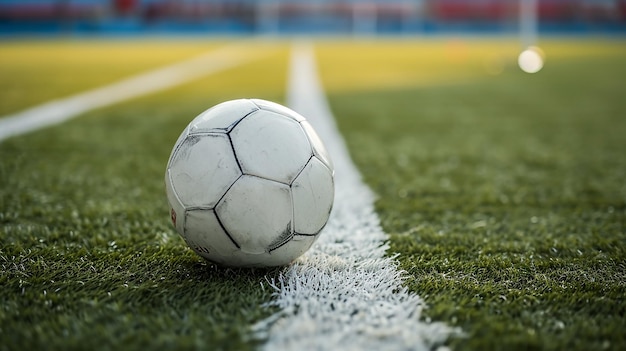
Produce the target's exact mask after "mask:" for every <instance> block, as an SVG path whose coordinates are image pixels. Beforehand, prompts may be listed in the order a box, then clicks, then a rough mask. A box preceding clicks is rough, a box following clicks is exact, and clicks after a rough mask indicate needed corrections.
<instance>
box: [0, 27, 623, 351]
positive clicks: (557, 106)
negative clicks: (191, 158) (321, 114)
mask: <svg viewBox="0 0 626 351" xmlns="http://www.w3.org/2000/svg"><path fill="white" fill-rule="evenodd" d="M51 45H52V44H51ZM64 45H69V44H64ZM70 46H71V45H70ZM155 46H156V47H155V50H162V49H161V48H160V47H159V46H158V45H156V44H155ZM200 46H202V47H201V48H200V47H198V52H201V51H204V49H205V48H207V47H210V45H209V46H204V44H202V45H200ZM165 47H166V48H167V44H166V45H165ZM542 47H543V49H544V51H545V52H546V57H547V61H546V67H545V68H544V70H542V71H541V72H540V73H538V74H535V75H527V74H523V73H522V72H520V71H518V70H517V68H516V67H515V66H514V62H515V54H516V53H517V49H518V47H517V44H516V43H515V42H514V41H513V42H511V41H507V40H488V41H484V40H476V39H473V40H466V39H463V40H460V39H456V40H452V39H445V40H439V39H429V40H425V41H412V40H399V41H389V40H381V41H357V42H346V41H328V42H320V43H318V45H317V47H316V48H317V50H316V52H317V56H318V59H319V65H320V72H321V74H322V79H323V81H324V83H325V87H326V89H327V91H328V92H329V97H330V102H331V107H332V109H333V112H334V114H335V116H336V117H337V120H338V123H339V127H340V129H341V131H342V133H343V134H344V136H345V137H346V141H347V143H348V146H349V147H350V151H351V154H352V157H353V158H354V160H355V161H356V163H357V165H358V166H359V168H360V169H361V171H362V173H363V176H364V179H365V180H366V181H367V183H368V184H369V185H370V186H371V187H372V188H373V190H374V191H375V192H376V193H377V194H378V200H377V203H376V206H377V209H378V212H379V215H380V217H381V221H382V224H383V226H384V229H385V231H387V232H388V233H389V234H390V244H391V250H390V252H389V254H391V255H393V254H395V253H399V254H400V255H399V256H398V260H399V262H400V264H401V266H402V268H403V269H404V270H406V272H407V286H408V287H409V288H410V289H411V290H413V291H414V292H416V293H417V294H418V295H420V296H422V297H423V298H424V299H425V301H426V303H427V304H428V305H429V308H428V309H427V310H426V311H425V315H426V317H427V318H431V319H432V320H437V321H443V322H445V323H448V324H452V325H455V326H460V327H461V328H462V329H463V330H464V332H465V333H466V335H465V337H458V338H454V339H452V340H451V343H450V345H451V346H452V348H453V349H459V350H481V349H494V350H495V349H509V350H510V349H545V350H552V349H555V350H556V349H574V350H587V349H616V350H617V349H623V348H625V347H626V341H625V339H624V336H623V332H622V331H623V330H624V329H625V327H626V322H625V320H626V318H625V317H626V316H625V312H626V303H625V302H624V296H626V287H625V281H626V271H625V264H626V263H625V262H626V252H625V251H626V249H625V246H624V243H626V234H625V232H626V230H625V227H626V206H625V203H626V187H625V186H624V179H626V156H624V155H623V154H624V152H623V150H626V141H625V139H624V138H623V136H624V135H626V121H625V120H624V118H623V116H624V115H626V102H624V100H623V98H622V96H621V95H622V92H623V91H624V88H625V86H624V85H625V84H624V83H623V80H622V79H620V78H621V77H623V76H626V74H625V73H626V67H625V66H624V65H623V62H624V61H625V59H626V51H625V50H624V46H623V43H622V42H620V41H608V42H607V41H602V40H600V41H598V40H584V41H579V40H573V39H568V40H554V41H546V42H544V43H542ZM200 49H202V50H200ZM287 49H288V47H287V46H277V47H276V48H275V50H276V51H275V53H274V54H273V55H271V56H268V57H267V58H265V59H262V60H260V61H257V62H254V63H251V64H247V65H244V66H241V67H237V68H234V69H231V70H228V71H225V72H222V73H218V74H216V75H213V76H209V77H207V78H203V79H201V80H199V81H197V82H194V83H190V84H187V85H185V86H182V87H179V88H176V89H172V90H170V91H167V92H162V93H159V94H155V95H153V96H149V97H145V98H141V99H136V100H134V101H131V102H127V103H123V104H120V105H116V106H112V107H109V108H104V109H100V110H96V111H93V112H90V113H88V114H86V115H85V116H83V117H80V118H79V119H77V120H75V121H71V122H69V123H66V124H63V125H60V126H56V127H53V128H49V129H45V130H41V131H38V132H35V133H32V134H29V135H25V136H20V137H16V138H12V139H9V140H5V141H3V142H2V143H0V267H1V271H0V286H2V289H0V301H1V302H2V304H1V308H0V350H15V349H43V348H45V349H63V350H65V349H71V348H80V349H120V348H121V349H146V348H177V349H192V348H196V349H215V350H219V349H251V348H253V347H254V346H255V342H254V341H253V340H251V339H250V334H249V326H250V325H251V324H252V323H254V322H255V321H257V320H259V319H261V318H263V317H266V316H267V315H268V314H269V313H271V310H268V309H267V308H263V307H261V305H262V304H263V303H265V302H267V301H269V299H270V298H271V292H272V291H271V289H270V288H269V287H268V285H267V281H266V279H271V277H273V276H275V275H276V274H277V272H278V270H271V271H258V270H257V271H248V270H231V269H221V268H217V267H215V266H212V265H210V264H208V263H206V262H204V261H203V260H202V259H200V258H199V257H198V256H197V255H195V254H193V253H192V252H191V251H190V250H189V249H188V248H186V246H185V245H184V243H183V241H182V239H180V238H179V237H178V235H177V234H176V233H175V232H174V230H173V229H172V228H171V225H170V223H169V216H168V208H167V204H166V201H165V196H164V189H163V172H164V168H165V162H166V161H167V157H168V156H169V152H170V150H171V147H172V145H173V143H174V141H175V140H176V137H177V135H178V133H179V132H180V131H181V130H182V129H183V128H184V126H185V125H186V123H188V122H189V121H190V120H191V118H193V117H194V116H195V115H197V114H198V113H199V112H201V111H202V110H204V109H206V108H208V107H210V106H211V105H213V104H216V103H218V102H221V101H224V100H227V99H231V98H239V97H259V98H265V99H269V100H275V101H278V102H281V101H282V100H283V98H284V86H285V84H286V78H287V77H286V71H287V60H288V52H287ZM189 50H191V51H194V50H195V49H194V48H189ZM165 51H167V50H165ZM75 52H76V55H79V53H80V52H81V50H76V51H75ZM194 52H195V51H194ZM183 53H184V50H183ZM144 55H146V54H145V52H144ZM172 55H174V54H172ZM186 55H187V54H185V55H183V56H186ZM26 56H28V55H26ZM147 56H150V55H147ZM89 57H91V56H89V54H87V56H86V59H85V62H89V61H88V58H89ZM111 57H117V56H116V55H111ZM40 58H41V56H40ZM170 58H171V59H172V60H174V57H173V56H171V57H170ZM76 59H77V58H76ZM18 61H19V60H18ZM42 61H43V62H45V61H46V60H43V59H42ZM79 61H80V60H79ZM148 61H150V60H149V59H148ZM166 61H167V60H166ZM12 62H13V63H12ZM98 62H99V63H98ZM150 62H152V64H147V66H146V67H148V66H150V65H156V64H157V61H150ZM31 63H32V67H33V68H32V70H30V71H33V72H35V71H37V70H38V69H39V70H43V71H42V73H39V75H40V77H50V75H48V74H46V73H45V66H41V65H40V61H37V60H33V61H31ZM139 63H140V62H139V61H138V66H135V68H134V69H131V71H133V72H137V71H139V69H138V67H139V66H140V65H139ZM11 64H18V65H22V64H25V63H24V62H18V63H15V62H14V61H10V60H9V61H5V62H4V63H3V67H4V68H2V69H5V70H6V71H10V65H11ZM94 65H96V66H97V67H99V69H98V70H89V69H84V70H81V74H82V75H85V77H83V78H81V81H82V83H81V81H77V82H76V83H75V84H76V86H74V87H71V86H70V88H69V89H67V90H63V89H56V88H55V87H57V86H58V84H61V83H55V81H56V80H54V79H53V80H52V81H51V82H50V84H48V85H47V86H48V87H49V89H50V90H53V91H44V92H43V93H41V94H39V95H38V94H35V96H34V97H29V96H24V94H21V95H19V96H22V97H21V98H17V97H10V96H9V95H6V94H5V95H1V94H3V93H2V92H0V96H1V98H0V100H1V101H2V103H3V104H5V105H4V106H5V107H3V108H5V111H9V110H13V109H17V108H18V107H19V108H25V107H28V105H29V104H32V103H39V102H43V101H41V100H42V99H44V97H45V98H49V97H61V95H62V94H61V93H62V92H64V91H68V92H78V91H80V90H81V89H85V88H89V87H91V86H92V85H94V84H95V85H97V84H100V83H106V82H108V80H107V79H104V78H103V77H105V78H106V75H103V74H102V72H106V71H107V70H112V71H113V72H118V73H116V74H117V75H115V74H112V75H111V77H118V76H119V77H121V76H122V75H123V72H121V71H117V70H119V69H120V68H116V67H117V66H118V61H116V60H113V61H111V62H110V67H109V66H108V64H107V61H106V60H100V61H98V60H96V62H95V63H94ZM54 67H58V66H55V65H51V66H49V69H50V70H54V69H55V68H54ZM28 71H29V69H28V68H25V69H24V72H28ZM90 72H91V73H90ZM127 73H131V72H130V71H128V72H127ZM50 74H51V73H50ZM90 74H93V76H89V75H90ZM48 79H52V78H48ZM11 80H12V82H11V81H4V82H3V83H0V84H7V86H14V87H21V88H20V89H22V90H30V89H35V88H33V86H34V85H33V82H36V81H37V80H36V79H31V78H29V79H26V80H25V81H21V80H20V79H19V77H17V76H13V78H12V79H11ZM70 85H71V84H70ZM42 90H45V89H42ZM37 96H39V97H37ZM9 99H16V101H14V102H12V103H14V104H15V105H14V107H6V106H9V105H7V104H6V102H7V101H8V100H9ZM20 99H21V100H20Z"/></svg>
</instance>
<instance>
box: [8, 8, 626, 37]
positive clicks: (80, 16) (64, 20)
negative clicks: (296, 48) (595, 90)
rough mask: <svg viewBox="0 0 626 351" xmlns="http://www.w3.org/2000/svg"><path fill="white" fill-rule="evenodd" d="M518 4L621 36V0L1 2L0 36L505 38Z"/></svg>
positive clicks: (624, 14)
mask: <svg viewBox="0 0 626 351" xmlns="http://www.w3.org/2000/svg"><path fill="white" fill-rule="evenodd" d="M524 1H528V2H532V3H533V6H534V7H535V8H536V23H537V28H538V30H539V32H540V33H556V34H567V33H573V34H585V33H601V34H618V33H621V34H624V33H626V0H472V1H470V0H377V1H373V0H343V1H342V0H0V34H1V35H3V36H15V35H42V34H44V35H59V34H74V35H80V34H88V35H94V34H95V35H99V34H103V35H114V34H117V33H119V34H124V35H127V34H169V33H174V34H176V33H180V34H199V35H205V34H224V35H239V34H240V35H250V34H271V35H276V34H299V33H313V34H340V35H345V34H357V35H358V34H362V35H397V34H412V35H414V34H438V33H460V32H463V33H474V34H480V33H512V32H516V31H518V30H519V26H520V21H519V18H520V12H521V11H520V8H521V7H523V6H520V4H521V3H522V2H524ZM522 12H523V11H522Z"/></svg>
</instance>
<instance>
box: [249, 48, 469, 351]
mask: <svg viewBox="0 0 626 351" xmlns="http://www.w3.org/2000/svg"><path fill="white" fill-rule="evenodd" d="M288 94H289V95H288V104H289V105H290V107H291V108H293V109H294V110H296V111H298V112H300V113H301V114H302V115H304V116H305V117H307V119H308V120H309V121H310V122H311V124H313V126H314V128H315V129H316V131H317V132H318V133H319V134H320V137H321V138H322V140H323V141H324V143H325V144H326V146H327V148H328V150H329V152H330V154H331V157H332V159H333V162H334V164H335V172H336V178H335V184H336V196H335V205H334V208H333V212H332V214H331V217H330V220H329V222H328V225H327V226H326V228H325V229H324V231H323V232H322V233H321V236H320V238H319V240H318V241H317V242H316V244H315V245H314V246H313V247H312V248H311V250H309V251H308V252H307V253H306V254H305V255H304V256H303V257H302V258H301V259H299V260H298V261H296V263H294V264H293V265H291V266H290V267H289V268H288V269H287V270H286V271H285V272H284V273H283V274H282V275H281V276H280V277H279V279H278V281H277V282H274V283H273V284H274V287H275V288H276V292H275V297H274V299H273V300H272V301H271V302H270V305H272V306H276V307H278V308H280V309H281V311H280V312H278V313H277V314H275V315H274V316H272V317H270V318H268V319H266V320H264V321H261V322H260V323H258V324H256V325H255V326H254V331H255V332H256V333H257V334H256V335H257V336H258V337H260V338H263V339H266V343H265V344H264V345H263V346H262V348H263V349H265V350H433V349H436V348H438V347H440V346H441V345H443V343H444V342H445V341H446V340H447V338H448V337H449V336H450V335H452V334H455V333H459V332H460V331H458V330H456V329H454V328H450V327H448V326H446V325H445V324H443V323H427V322H425V321H423V320H421V317H420V315H421V312H422V309H423V308H424V307H425V305H424V302H423V301H422V299H421V298H420V297H419V296H417V295H415V294H413V293H411V292H409V291H408V290H407V289H406V288H405V287H404V286H403V284H402V283H403V272H401V271H400V270H399V269H398V264H397V262H396V261H395V259H394V258H393V257H388V256H385V252H386V251H387V249H388V248H389V246H388V244H386V243H385V241H386V240H387V235H386V234H385V233H384V232H383V231H382V229H381V227H380V224H379V219H378V216H377V215H376V213H375V212H374V205H373V203H374V195H373V194H372V192H371V191H370V189H369V188H368V187H367V186H366V185H365V184H364V183H363V182H362V181H361V176H360V174H359V172H358V170H357V168H356V166H355V165H354V164H353V163H352V160H351V159H350V155H349V153H348V150H347V148H346V146H345V144H344V142H343V139H342V138H341V135H340V134H339V132H338V130H337V128H336V126H335V124H334V120H333V117H332V113H331V111H330V108H329V106H328V103H327V100H326V97H325V96H324V92H323V89H322V87H321V85H320V82H319V80H318V75H317V71H316V65H315V59H314V53H313V49H312V47H311V45H309V44H298V45H297V46H296V47H295V48H294V50H293V52H292V61H291V71H290V80H289V87H288ZM441 348H442V349H446V347H441Z"/></svg>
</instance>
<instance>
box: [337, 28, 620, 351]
mask: <svg viewBox="0 0 626 351" xmlns="http://www.w3.org/2000/svg"><path fill="white" fill-rule="evenodd" d="M470 45H471V44H470ZM542 47H543V49H544V51H545V52H546V55H547V60H546V66H545V68H544V69H543V70H542V71H541V72H540V73H538V74H535V75H528V74H524V73H522V72H521V71H519V70H517V69H516V67H514V66H512V65H509V67H505V68H504V71H503V72H502V73H501V74H499V75H495V76H489V75H486V74H482V75H480V74H476V75H475V76H474V79H472V80H459V82H458V83H456V84H455V83H454V82H451V81H447V82H443V83H442V84H436V83H431V84H429V85H425V86H421V87H397V88H388V89H386V90H384V91H381V90H380V89H372V90H371V91H362V92H337V93H334V94H331V96H330V101H331V105H332V106H333V110H334V113H335V115H336V116H337V118H338V121H339V126H340V127H341V128H340V129H341V130H342V133H343V134H344V137H345V138H346V139H347V143H348V145H349V148H350V150H351V152H352V155H353V158H354V159H355V162H356V163H357V165H358V166H359V168H360V169H361V171H362V173H363V175H364V178H365V180H366V181H367V183H369V184H370V186H371V187H372V188H373V190H374V191H375V192H376V193H377V194H378V196H379V197H378V200H377V202H376V207H377V210H378V212H379V215H380V217H381V221H382V224H383V226H384V229H385V231H386V232H387V233H389V234H390V244H391V253H398V254H399V256H398V260H399V262H400V264H401V267H402V268H403V269H404V270H406V272H407V284H408V286H409V287H410V289H412V290H413V291H415V292H416V293H418V294H419V295H420V296H422V297H423V298H424V299H425V300H426V302H427V304H428V305H429V306H430V308H429V309H427V310H426V312H425V314H426V315H427V316H428V317H429V318H432V319H433V320H441V321H445V322H447V323H450V324H452V325H455V326H460V327H461V328H462V329H463V331H464V332H465V336H464V337H458V338H454V339H453V340H452V341H451V344H450V345H451V346H452V348H453V349H458V350H522V349H542V350H604V349H613V350H620V349H624V348H626V337H625V334H624V333H623V330H625V329H626V301H625V297H626V266H625V265H626V245H625V244H626V186H625V184H626V183H625V182H624V180H625V179H626V152H625V151H626V138H625V137H624V136H625V135H626V119H625V118H624V117H625V116H626V100H624V99H623V91H624V90H625V89H626V83H625V82H624V80H623V79H621V77H624V76H626V66H625V65H624V62H626V47H624V46H623V42H621V41H609V42H605V41H600V42H598V41H591V40H587V41H584V40H583V41H575V40H565V41H546V42H545V43H543V44H542ZM551 53H554V55H551ZM328 55H330V53H329V54H328ZM345 55H351V56H347V57H344V59H346V60H347V61H349V60H350V59H356V58H357V57H359V52H358V51H354V52H352V53H350V54H347V53H346V54H345ZM426 55H427V54H426ZM441 59H442V60H443V59H444V58H443V57H441ZM466 65H468V66H470V65H471V60H467V63H466ZM400 69H401V68H400ZM414 69H418V68H414ZM328 72H330V70H329V71H327V74H328ZM328 79H332V78H328Z"/></svg>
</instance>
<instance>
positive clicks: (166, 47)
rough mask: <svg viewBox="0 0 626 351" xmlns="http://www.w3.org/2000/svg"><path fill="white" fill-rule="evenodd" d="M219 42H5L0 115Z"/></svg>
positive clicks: (1, 57)
mask: <svg viewBox="0 0 626 351" xmlns="http://www.w3.org/2000/svg"><path fill="white" fill-rule="evenodd" d="M222 44H223V43H222V42H220V41H215V42H210V41H206V40H204V41H198V40H174V39H172V40H168V41H163V40H158V41H157V40H140V39H136V40H103V39H100V40H99V39H91V40H78V39H66V40H44V39H42V40H35V39H33V40H27V41H21V40H5V41H3V42H1V43H0V77H2V79H0V117H1V116H4V115H7V114H10V113H14V112H18V111H20V110H22V109H25V108H28V107H32V106H33V105H36V104H41V103H45V102H47V101H48V100H51V99H58V98H63V97H66V96H68V95H71V94H76V93H81V92H83V91H85V90H87V89H92V88H97V87H100V86H102V85H104V84H108V83H112V82H115V81H117V80H119V79H122V78H126V77H128V76H130V75H132V74H137V73H142V72H144V71H147V70H151V69H154V68H157V67H161V66H164V65H167V64H170V63H175V62H178V61H181V60H184V59H187V58H191V57H194V56H197V55H199V54H202V53H204V52H208V51H210V50H212V49H214V48H215V47H217V46H219V45H222Z"/></svg>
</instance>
